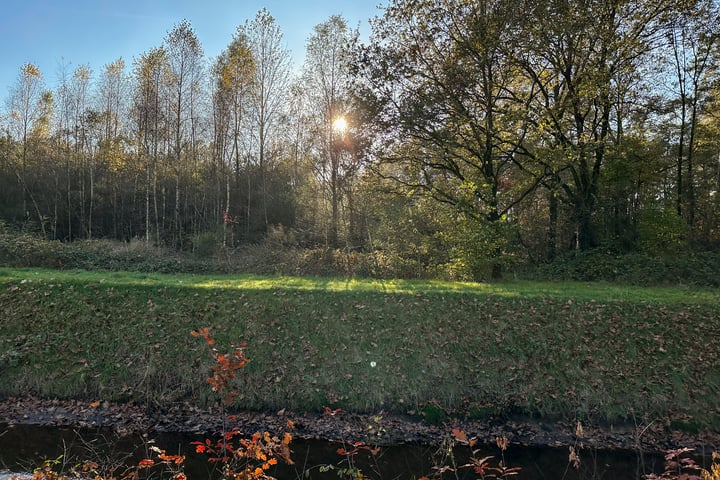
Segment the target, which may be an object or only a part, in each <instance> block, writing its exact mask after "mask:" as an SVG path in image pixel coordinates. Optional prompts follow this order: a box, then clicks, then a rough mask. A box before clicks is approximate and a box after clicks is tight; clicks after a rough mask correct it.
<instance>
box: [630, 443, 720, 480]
mask: <svg viewBox="0 0 720 480" xmlns="http://www.w3.org/2000/svg"><path fill="white" fill-rule="evenodd" d="M691 452H693V449H692V448H678V449H675V450H668V451H667V452H666V453H665V471H663V473H661V474H660V475H656V474H654V473H651V474H648V475H644V476H643V478H644V479H645V480H720V455H719V454H718V453H717V452H713V454H712V465H711V466H710V470H709V471H708V470H705V469H704V468H702V467H701V466H700V465H698V464H697V462H695V460H694V459H693V458H691V457H689V456H688V455H689V454H690V453H691Z"/></svg>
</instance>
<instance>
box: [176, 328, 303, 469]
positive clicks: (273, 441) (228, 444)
mask: <svg viewBox="0 0 720 480" xmlns="http://www.w3.org/2000/svg"><path fill="white" fill-rule="evenodd" d="M190 333H191V335H192V336H194V337H201V338H203V339H204V340H205V344H206V345H207V346H208V347H210V352H211V356H212V358H213V360H214V361H215V364H214V365H213V366H212V368H211V372H212V375H211V376H210V377H208V379H207V382H208V383H209V384H210V386H211V387H212V390H213V392H216V393H217V394H218V395H219V396H220V399H221V406H222V430H221V431H220V432H219V435H218V438H217V439H216V440H214V441H213V440H211V439H209V438H208V439H205V441H203V442H192V444H193V445H195V451H196V452H197V453H205V454H207V455H209V460H210V462H218V463H221V464H222V471H221V473H222V477H223V478H226V479H233V480H259V479H270V478H272V477H270V476H269V475H268V470H270V469H271V467H273V466H274V465H277V463H278V459H281V460H283V461H284V462H285V463H287V464H288V465H292V464H293V461H292V459H291V458H290V453H291V451H290V442H292V435H291V434H290V433H287V432H284V433H283V434H282V438H280V437H278V436H276V435H271V434H270V433H268V432H264V433H260V432H256V433H255V434H253V435H252V437H250V438H249V439H247V438H243V435H242V432H240V430H239V429H238V428H237V427H233V428H229V426H228V425H229V423H228V422H232V421H235V420H236V418H235V417H234V416H232V415H226V414H225V409H226V407H228V406H229V405H230V404H231V403H232V401H233V400H234V399H235V397H237V395H238V393H237V392H236V391H235V390H234V389H233V388H232V381H233V379H234V378H235V376H236V374H237V372H238V370H240V369H242V368H244V367H245V366H246V365H247V364H248V362H249V361H250V360H249V359H248V358H247V357H246V356H245V351H244V348H245V346H246V345H245V344H244V343H242V344H239V345H231V350H230V353H220V352H218V351H217V348H216V347H215V339H214V338H213V337H212V335H211V334H210V330H209V329H208V328H201V329H199V330H193V331H192V332H190ZM287 426H288V429H292V428H293V427H294V425H293V423H292V421H290V420H288V422H287ZM177 480H185V479H177Z"/></svg>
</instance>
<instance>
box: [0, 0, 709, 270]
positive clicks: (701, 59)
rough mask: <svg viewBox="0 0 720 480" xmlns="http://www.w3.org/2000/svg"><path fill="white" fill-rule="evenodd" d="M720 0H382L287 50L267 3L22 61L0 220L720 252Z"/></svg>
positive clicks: (140, 237) (117, 230)
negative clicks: (103, 52) (92, 53)
mask: <svg viewBox="0 0 720 480" xmlns="http://www.w3.org/2000/svg"><path fill="white" fill-rule="evenodd" d="M719 15H720V6H719V5H718V4H717V2H716V1H715V0H612V1H607V0H393V1H391V2H389V4H388V6H387V7H385V8H384V10H383V11H382V14H381V15H380V16H378V17H377V18H375V19H373V20H372V22H371V25H372V33H371V35H370V36H369V38H368V39H367V40H364V39H361V37H360V35H359V33H358V31H357V30H356V29H353V28H352V27H351V26H349V25H348V22H347V21H346V20H345V19H344V18H343V17H342V16H340V15H337V16H332V17H330V18H329V19H327V20H326V21H325V22H323V23H321V24H318V25H316V26H315V27H314V29H313V32H312V34H311V35H310V36H309V37H308V38H307V42H306V56H305V61H304V64H303V65H301V66H295V65H293V64H292V61H291V56H290V52H289V50H288V48H287V46H286V44H285V42H284V39H283V33H282V29H281V26H280V25H278V24H277V22H276V20H275V19H274V17H273V16H272V14H271V13H270V12H269V11H268V10H266V9H263V10H260V11H259V12H258V13H257V15H256V16H255V17H254V18H252V19H248V20H246V21H244V23H241V24H240V25H239V26H238V27H237V30H236V33H235V35H234V36H233V37H232V39H231V40H230V42H229V44H228V45H227V47H226V48H225V50H224V51H223V52H222V53H221V54H220V55H218V56H217V57H216V58H207V57H206V56H205V54H204V51H203V47H202V39H200V38H198V37H197V36H196V34H195V32H194V30H193V28H192V24H191V21H190V20H184V21H182V22H180V23H178V24H176V25H174V26H171V27H170V30H169V31H168V32H167V33H166V35H165V37H164V40H163V42H162V44H160V45H156V46H148V49H147V50H146V51H145V52H142V53H138V56H137V57H136V58H135V59H133V60H132V61H131V62H127V61H126V60H124V59H121V58H118V59H108V63H107V64H106V65H105V66H104V67H103V68H102V69H101V70H100V71H97V72H94V71H91V69H90V68H89V67H88V66H85V65H80V66H79V67H76V68H73V69H70V68H64V69H61V71H60V73H59V75H58V77H59V78H58V82H57V85H56V86H55V87H54V88H52V89H51V88H48V87H47V86H46V78H47V77H46V72H41V71H40V69H39V68H38V67H37V66H36V65H34V64H32V63H27V64H25V65H22V66H19V72H18V75H17V80H16V82H15V84H14V85H13V87H12V89H11V91H10V92H9V94H8V95H7V98H6V99H5V102H4V109H3V110H0V222H1V223H2V225H3V226H4V227H3V228H11V229H13V230H15V231H18V232H23V233H29V234H33V235H37V236H39V237H41V238H44V239H47V240H57V241H60V242H63V243H71V242H75V241H78V240H87V239H110V240H117V241H124V242H142V243H144V244H147V245H152V246H156V247H163V248H167V249H170V250H175V251H182V252H196V251H198V250H203V251H208V250H209V251H211V252H217V251H220V250H222V251H225V252H232V250H233V249H235V248H239V247H242V246H244V245H253V244H259V243H262V242H264V241H267V239H268V238H269V237H272V238H273V239H274V240H275V241H279V242H281V243H282V244H283V245H288V246H292V247H293V248H302V249H331V250H337V251H344V252H358V253H368V252H370V253H372V254H374V255H376V256H378V255H380V256H383V257H384V258H393V259H396V260H395V262H397V263H402V265H404V266H405V268H404V269H399V270H398V271H399V272H401V273H400V274H399V275H400V276H413V275H414V276H441V277H449V278H457V279H486V278H498V277H500V276H501V275H502V273H503V270H504V269H506V268H507V266H508V265H516V264H541V263H548V262H553V261H555V260H556V259H557V258H559V257H561V256H562V255H565V254H568V253H571V252H585V251H596V250H602V251H607V252H613V253H614V254H617V255H622V254H626V253H643V254H647V255H650V256H673V255H678V254H686V253H701V252H714V253H718V252H720V135H718V130H719V129H720V97H719V96H718V93H720V71H719V70H718V59H719V58H720V51H719V50H718V49H719V47H720V43H719V36H718V34H719V33H720V30H718V29H719V28H720V27H719V25H720V22H719V20H720V17H719Z"/></svg>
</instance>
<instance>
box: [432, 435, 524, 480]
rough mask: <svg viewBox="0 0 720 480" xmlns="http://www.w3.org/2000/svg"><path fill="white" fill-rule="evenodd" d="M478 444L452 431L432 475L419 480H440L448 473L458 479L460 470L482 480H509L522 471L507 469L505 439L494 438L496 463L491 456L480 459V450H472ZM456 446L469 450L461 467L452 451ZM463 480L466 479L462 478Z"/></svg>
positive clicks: (441, 450)
mask: <svg viewBox="0 0 720 480" xmlns="http://www.w3.org/2000/svg"><path fill="white" fill-rule="evenodd" d="M477 444H478V440H477V437H471V438H468V436H467V433H465V432H464V431H463V430H460V429H457V428H455V429H453V430H452V432H451V435H450V436H449V437H447V438H446V440H445V441H444V442H443V445H442V448H441V449H440V450H439V452H440V453H441V461H440V462H439V463H438V464H437V465H436V466H435V467H433V470H434V471H433V473H432V475H431V476H429V477H427V476H426V477H422V478H421V479H420V480H431V479H432V480H440V479H442V478H445V475H447V474H448V473H451V474H454V475H455V477H456V478H459V472H460V471H461V470H466V471H467V470H470V471H471V472H472V473H474V474H475V475H476V477H475V478H477V479H480V480H484V479H486V478H510V477H513V476H515V475H518V474H519V473H520V471H521V470H522V469H521V468H520V467H509V466H508V465H507V462H506V460H505V451H506V450H507V448H508V445H509V441H508V438H507V437H497V438H495V444H496V445H497V447H498V448H499V449H500V460H499V461H497V463H495V462H493V461H492V460H493V459H494V458H495V457H494V456H493V455H489V456H485V457H480V456H479V455H478V454H479V453H480V449H473V448H474V447H475V446H476V445H477ZM457 445H465V446H468V447H470V448H471V455H470V459H469V461H468V462H467V463H465V464H463V465H457V462H456V459H455V453H454V450H455V448H456V446H457ZM463 478H466V477H464V476H463Z"/></svg>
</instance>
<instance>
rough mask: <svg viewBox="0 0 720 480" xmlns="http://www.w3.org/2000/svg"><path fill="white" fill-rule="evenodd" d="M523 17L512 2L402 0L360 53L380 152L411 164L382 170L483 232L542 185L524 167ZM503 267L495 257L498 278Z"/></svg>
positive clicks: (390, 160) (493, 252) (364, 93)
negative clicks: (520, 116) (520, 111)
mask: <svg viewBox="0 0 720 480" xmlns="http://www.w3.org/2000/svg"><path fill="white" fill-rule="evenodd" d="M517 13H518V9H517V6H516V4H515V3H514V2H508V1H489V0H487V1H485V0H483V1H480V2H470V1H466V0H442V1H440V2H437V1H430V0H421V1H414V0H397V1H395V2H393V4H392V5H390V6H389V7H388V8H387V9H386V11H385V15H384V17H383V18H382V19H380V20H379V21H377V22H376V23H375V25H374V26H373V39H372V41H371V43H370V45H369V46H367V47H366V48H364V49H362V50H361V51H360V52H359V58H360V72H359V75H360V77H361V79H362V80H361V83H360V85H359V89H360V96H361V98H362V101H363V102H364V104H365V105H366V107H367V108H368V109H369V111H370V112H372V113H371V116H370V118H369V119H368V123H369V124H373V125H377V131H376V136H377V139H378V140H377V144H378V145H380V149H379V150H378V151H377V153H376V155H377V158H378V159H379V160H380V165H381V166H382V165H383V164H384V165H388V164H396V165H401V166H402V167H403V168H388V169H385V170H383V169H382V168H379V169H378V172H379V173H380V174H381V175H385V174H388V172H389V174H390V175H392V176H393V178H394V179H395V180H396V181H398V182H400V183H401V184H402V185H403V186H404V187H405V188H406V189H407V190H410V191H415V192H421V193H423V194H425V195H428V196H430V197H432V198H433V199H434V200H436V201H438V202H441V203H445V204H448V205H451V206H452V207H454V209H455V210H456V214H457V216H458V221H462V222H464V221H465V220H466V219H467V220H471V221H472V222H474V223H475V226H476V228H477V229H485V228H489V229H490V230H495V231H499V230H500V229H501V224H502V223H504V222H506V220H507V219H508V218H509V214H510V213H511V211H512V210H513V208H514V207H515V206H516V205H517V204H518V203H519V202H520V201H522V199H523V198H524V197H525V196H526V195H527V194H528V193H529V192H530V191H532V189H533V188H534V186H535V185H534V183H533V182H530V183H527V182H526V181H525V180H523V179H522V178H521V177H522V173H523V172H522V169H518V168H516V166H517V165H518V156H519V155H520V153H521V152H520V150H519V148H518V146H519V145H521V144H522V139H523V137H524V135H525V132H524V128H523V125H522V123H520V122H518V121H517V120H516V114H515V113H514V112H513V105H514V104H520V105H523V104H524V103H525V102H526V100H523V97H524V96H525V95H526V92H525V91H524V90H523V88H524V87H523V86H522V85H517V84H516V80H517V77H518V74H517V67H516V66H515V65H514V63H513V62H512V58H513V55H514V54H515V50H516V49H517V41H518V38H519V32H518V26H519V25H520V24H521V23H520V19H519V18H518V17H517ZM535 183H536V182H535ZM490 236H495V235H490ZM488 247H489V249H488V251H485V252H484V254H485V255H486V256H488V257H498V256H499V255H501V253H502V246H500V245H497V244H495V243H492V246H490V244H488ZM467 260H469V261H470V262H482V259H481V258H479V257H478V258H475V259H467ZM472 268H474V267H472ZM500 273H501V272H500V264H499V263H497V262H494V264H493V267H492V276H493V277H495V278H496V277H499V276H500Z"/></svg>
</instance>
